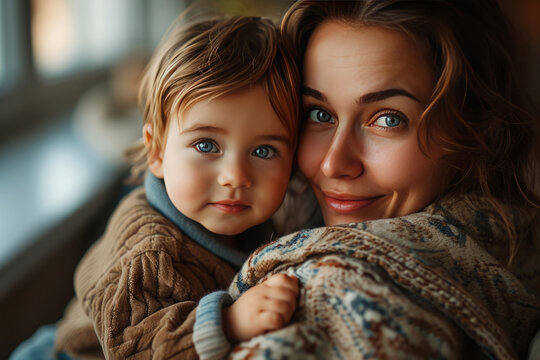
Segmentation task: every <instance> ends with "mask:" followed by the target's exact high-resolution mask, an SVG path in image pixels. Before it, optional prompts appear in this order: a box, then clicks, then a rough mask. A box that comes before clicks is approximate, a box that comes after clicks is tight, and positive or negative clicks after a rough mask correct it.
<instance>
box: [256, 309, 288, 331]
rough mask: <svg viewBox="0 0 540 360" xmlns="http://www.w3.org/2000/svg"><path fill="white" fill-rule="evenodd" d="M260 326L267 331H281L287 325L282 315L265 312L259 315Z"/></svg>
mask: <svg viewBox="0 0 540 360" xmlns="http://www.w3.org/2000/svg"><path fill="white" fill-rule="evenodd" d="M259 320H260V322H259V324H260V325H261V326H262V327H263V329H264V330H265V331H270V330H277V329H281V328H282V327H283V326H285V325H286V324H287V322H288V321H285V318H284V317H283V315H282V314H280V313H277V312H274V311H263V312H261V313H260V315H259Z"/></svg>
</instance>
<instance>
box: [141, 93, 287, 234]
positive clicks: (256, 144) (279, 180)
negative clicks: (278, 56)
mask: <svg viewBox="0 0 540 360" xmlns="http://www.w3.org/2000/svg"><path fill="white" fill-rule="evenodd" d="M292 158H293V145H292V138H291V135H290V134H289V133H288V131H287V130H286V128H285V127H284V126H283V125H282V123H281V121H280V120H279V118H278V117H277V115H276V113H275V112H274V110H273V109H272V106H271V105H270V101H269V100H268V96H267V94H266V93H265V91H264V90H263V88H262V87H261V86H260V85H258V86H255V87H252V88H248V89H245V90H241V91H237V92H234V93H231V94H229V95H226V96H222V97H219V98H217V99H214V100H202V101H199V102H197V103H195V104H194V105H193V106H192V107H191V108H190V109H188V111H186V112H185V113H184V115H183V116H182V118H181V119H180V120H179V121H178V119H177V118H172V119H171V121H169V128H168V131H167V136H166V143H165V149H164V151H163V152H162V155H161V157H160V158H159V159H157V160H156V161H154V163H153V164H152V165H151V166H150V169H151V171H152V172H153V173H154V175H156V176H157V177H160V178H163V179H164V182H165V187H166V189H167V194H168V195H169V197H170V199H171V201H172V203H173V204H174V205H175V206H176V208H177V209H178V210H179V211H180V212H182V213H183V214H184V215H185V216H187V217H189V218H190V219H192V220H195V221H197V222H199V223H200V224H202V225H203V226H204V227H205V228H207V229H208V230H210V231H212V232H214V233H217V234H222V235H235V234H238V233H240V232H242V231H244V230H246V229H247V228H249V227H252V226H254V225H257V224H260V223H262V222H264V221H265V220H267V219H268V218H270V216H271V215H272V214H273V213H274V212H275V211H276V210H277V208H278V207H279V206H280V204H281V202H282V200H283V197H284V195H285V190H286V187H287V183H288V180H289V176H290V172H291V166H292Z"/></svg>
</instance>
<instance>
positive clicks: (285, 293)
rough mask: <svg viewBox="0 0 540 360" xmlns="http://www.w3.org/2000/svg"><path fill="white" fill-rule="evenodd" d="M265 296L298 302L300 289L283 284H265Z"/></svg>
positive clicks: (263, 293)
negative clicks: (292, 288) (294, 289)
mask: <svg viewBox="0 0 540 360" xmlns="http://www.w3.org/2000/svg"><path fill="white" fill-rule="evenodd" d="M261 294H262V295H263V296H264V297H265V298H268V299H276V300H281V301H286V302H290V303H296V298H297V296H298V290H296V291H293V290H291V289H290V288H287V287H283V286H265V287H264V290H263V292H262V293H261Z"/></svg>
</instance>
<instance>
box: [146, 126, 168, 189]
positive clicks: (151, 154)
mask: <svg viewBox="0 0 540 360" xmlns="http://www.w3.org/2000/svg"><path fill="white" fill-rule="evenodd" d="M143 139H144V145H145V146H146V149H148V158H147V162H148V169H149V170H150V171H151V172H152V174H154V176H155V177H157V178H159V179H163V158H162V156H161V151H160V149H156V148H155V147H154V149H153V150H150V149H151V146H150V144H151V143H152V128H151V127H150V124H145V125H144V126H143Z"/></svg>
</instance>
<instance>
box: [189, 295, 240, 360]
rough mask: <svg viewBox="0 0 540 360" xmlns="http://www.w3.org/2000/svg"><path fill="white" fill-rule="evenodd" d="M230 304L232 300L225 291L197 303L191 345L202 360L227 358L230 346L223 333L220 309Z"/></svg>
mask: <svg viewBox="0 0 540 360" xmlns="http://www.w3.org/2000/svg"><path fill="white" fill-rule="evenodd" d="M232 303H233V299H232V297H231V296H230V295H229V294H228V293H227V292H226V291H216V292H213V293H210V294H208V295H206V296H204V297H203V298H202V299H201V300H200V301H199V306H198V307H197V313H196V319H195V325H194V326H193V343H194V345H195V350H196V351H197V353H198V354H199V357H200V358H201V359H202V360H207V359H212V360H213V359H223V358H224V357H225V356H227V354H228V352H229V349H230V347H231V344H230V343H229V341H228V340H227V338H226V337H225V333H224V332H223V326H222V324H221V309H222V308H223V307H225V306H229V305H231V304H232Z"/></svg>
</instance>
